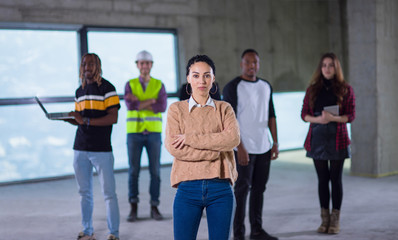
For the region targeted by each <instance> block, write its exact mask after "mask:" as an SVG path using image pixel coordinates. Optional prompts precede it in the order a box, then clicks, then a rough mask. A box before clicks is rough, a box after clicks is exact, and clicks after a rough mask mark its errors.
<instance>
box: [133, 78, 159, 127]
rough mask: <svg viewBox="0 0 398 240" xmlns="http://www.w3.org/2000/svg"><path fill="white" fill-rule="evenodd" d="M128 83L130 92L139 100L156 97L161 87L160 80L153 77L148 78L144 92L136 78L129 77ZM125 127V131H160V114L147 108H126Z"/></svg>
mask: <svg viewBox="0 0 398 240" xmlns="http://www.w3.org/2000/svg"><path fill="white" fill-rule="evenodd" d="M129 83H130V88H131V91H132V93H133V94H134V95H135V96H136V97H137V98H138V100H139V101H145V100H148V99H157V98H158V94H159V91H160V89H161V88H162V82H161V81H160V80H158V79H155V78H151V79H150V80H149V83H148V86H147V87H146V89H145V92H144V90H143V89H142V86H141V83H140V80H139V79H138V78H134V79H130V80H129ZM126 129H127V133H142V132H144V131H145V130H148V131H149V132H162V114H161V113H154V112H153V111H149V110H139V111H136V110H128V111H127V127H126Z"/></svg>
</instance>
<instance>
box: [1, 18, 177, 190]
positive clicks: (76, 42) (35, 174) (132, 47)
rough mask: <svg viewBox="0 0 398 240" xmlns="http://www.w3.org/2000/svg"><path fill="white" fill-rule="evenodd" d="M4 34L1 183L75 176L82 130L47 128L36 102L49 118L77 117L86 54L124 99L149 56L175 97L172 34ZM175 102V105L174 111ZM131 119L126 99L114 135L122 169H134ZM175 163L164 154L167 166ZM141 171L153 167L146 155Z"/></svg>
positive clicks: (59, 30) (57, 30)
mask: <svg viewBox="0 0 398 240" xmlns="http://www.w3.org/2000/svg"><path fill="white" fill-rule="evenodd" d="M1 26H2V24H1V23H0V51H1V53H2V54H1V55H0V73H1V74H0V132H1V133H2V134H1V137H0V183H1V182H12V181H21V180H29V179H38V178H48V177H57V176H62V175H70V174H73V168H72V160H73V150H72V146H73V141H74V135H75V131H76V127H75V126H72V125H70V124H68V123H65V122H62V121H51V120H48V119H47V118H46V117H45V115H44V113H43V111H42V110H41V109H40V108H39V106H38V105H37V104H36V103H35V102H34V100H33V97H34V96H39V97H41V98H42V100H43V102H44V106H45V107H46V108H47V110H48V111H49V112H56V111H71V110H73V109H74V102H73V101H74V93H75V90H76V88H77V87H78V86H79V79H78V71H79V64H80V56H81V55H82V54H84V53H85V52H87V51H88V52H94V53H96V54H98V55H99V57H100V58H101V61H102V67H103V76H104V78H106V79H108V80H109V81H111V82H112V83H113V84H114V85H115V87H116V90H117V92H118V94H119V95H121V96H122V95H123V93H124V85H125V83H126V82H127V80H128V79H131V78H134V77H138V71H137V68H136V66H135V63H134V60H135V56H136V54H137V53H138V52H139V51H141V50H143V49H145V50H148V51H150V52H151V53H152V55H153V57H154V67H153V70H152V72H151V74H152V75H153V76H154V77H156V78H158V79H161V80H162V81H163V82H164V83H165V85H166V90H167V92H168V93H169V94H170V95H175V94H176V91H177V86H178V84H179V80H178V74H177V72H178V70H177V66H178V64H177V62H178V61H177V59H176V56H177V54H176V49H177V43H176V32H175V31H174V30H148V29H141V30H140V29H124V28H98V27H96V28H90V27H84V26H81V27H79V26H72V27H71V26H69V27H68V26H67V27H65V28H64V26H50V27H49V28H48V29H47V28H46V26H41V25H35V26H34V27H33V28H29V29H24V28H23V26H22V27H20V26H17V27H16V28H15V27H14V28H12V27H7V29H5V28H3V29H1ZM38 26H39V28H37V27H38ZM175 100H176V99H174V98H169V104H170V103H171V102H173V101H175ZM125 113H126V109H125V104H124V102H123V100H122V99H121V109H120V111H119V121H118V124H116V125H115V126H114V130H113V134H112V145H113V149H114V155H115V168H116V169H121V168H127V167H128V161H127V150H126V131H125V116H126V114H125ZM171 161H172V159H171V156H170V155H169V154H168V153H167V151H165V149H163V150H162V163H170V162H171ZM142 165H143V166H145V165H147V156H146V153H145V152H144V153H143V159H142Z"/></svg>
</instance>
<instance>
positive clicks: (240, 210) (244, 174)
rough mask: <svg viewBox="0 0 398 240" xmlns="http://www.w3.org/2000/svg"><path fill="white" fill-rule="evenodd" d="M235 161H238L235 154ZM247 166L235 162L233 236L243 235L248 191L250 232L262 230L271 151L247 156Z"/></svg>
mask: <svg viewBox="0 0 398 240" xmlns="http://www.w3.org/2000/svg"><path fill="white" fill-rule="evenodd" d="M235 159H238V156H237V152H235ZM249 159H250V161H249V165H247V166H242V165H239V164H238V161H237V160H236V166H237V170H238V179H237V180H236V183H235V196H236V213H235V219H234V236H235V237H241V236H244V235H245V223H244V222H245V213H246V200H247V195H248V193H249V191H250V199H249V220H250V226H251V232H252V233H253V232H259V231H261V229H262V223H263V221H262V213H263V199H264V196H263V195H264V192H265V189H266V184H267V182H268V177H269V171H270V165H271V151H268V152H266V153H264V154H249Z"/></svg>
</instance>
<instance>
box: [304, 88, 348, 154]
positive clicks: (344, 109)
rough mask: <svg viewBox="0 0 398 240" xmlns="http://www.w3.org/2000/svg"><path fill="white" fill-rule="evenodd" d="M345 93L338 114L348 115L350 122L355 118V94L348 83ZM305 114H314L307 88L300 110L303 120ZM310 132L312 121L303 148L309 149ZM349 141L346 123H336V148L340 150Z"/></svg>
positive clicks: (346, 145)
mask: <svg viewBox="0 0 398 240" xmlns="http://www.w3.org/2000/svg"><path fill="white" fill-rule="evenodd" d="M347 90H348V92H347V94H346V95H345V96H344V99H343V103H342V106H341V108H340V116H342V115H346V116H347V117H348V122H352V121H353V120H354V119H355V95H354V90H353V89H352V87H351V86H350V85H348V84H347ZM306 115H310V116H314V109H311V108H310V104H309V93H308V88H307V91H306V93H305V97H304V102H303V109H302V110H301V118H302V119H303V120H304V117H305V116H306ZM311 132H312V123H311V124H310V128H309V130H308V134H307V138H306V139H305V143H304V148H305V150H307V151H311ZM350 143H351V141H350V138H349V137H348V131H347V125H346V123H337V133H336V150H342V149H345V148H347V147H348V145H350Z"/></svg>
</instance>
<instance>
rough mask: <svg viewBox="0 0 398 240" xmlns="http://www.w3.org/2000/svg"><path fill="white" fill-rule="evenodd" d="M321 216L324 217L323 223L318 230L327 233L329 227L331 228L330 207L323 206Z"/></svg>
mask: <svg viewBox="0 0 398 240" xmlns="http://www.w3.org/2000/svg"><path fill="white" fill-rule="evenodd" d="M321 218H322V223H321V226H319V228H318V230H317V232H319V233H327V232H328V228H329V223H330V213H329V209H325V208H321Z"/></svg>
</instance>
